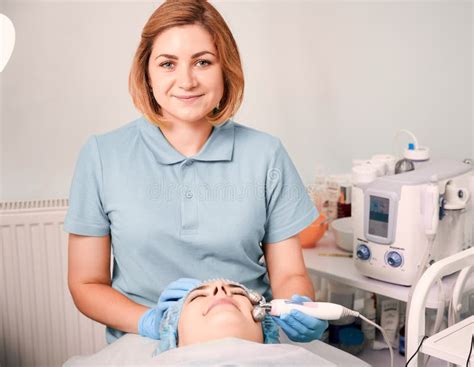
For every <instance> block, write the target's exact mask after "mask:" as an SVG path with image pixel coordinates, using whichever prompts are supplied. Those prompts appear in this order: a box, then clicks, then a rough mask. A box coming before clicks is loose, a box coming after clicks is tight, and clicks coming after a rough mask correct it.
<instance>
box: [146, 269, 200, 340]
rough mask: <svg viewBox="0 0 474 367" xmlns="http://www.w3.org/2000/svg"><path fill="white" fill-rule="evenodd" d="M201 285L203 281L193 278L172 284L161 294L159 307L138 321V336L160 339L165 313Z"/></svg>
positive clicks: (151, 309)
mask: <svg viewBox="0 0 474 367" xmlns="http://www.w3.org/2000/svg"><path fill="white" fill-rule="evenodd" d="M199 283H201V281H199V280H197V279H191V278H180V279H178V280H175V281H174V282H171V283H170V284H169V285H168V286H167V287H166V288H165V289H164V290H163V292H162V293H161V295H160V298H159V299H158V303H157V305H156V306H155V307H153V308H150V309H149V310H148V311H146V312H145V313H144V314H143V315H142V317H141V318H140V320H139V321H138V334H140V335H142V336H146V337H148V338H152V339H160V323H161V319H162V317H163V314H164V313H165V311H166V310H167V309H168V307H170V306H171V305H172V304H173V303H175V302H177V301H179V300H180V299H181V298H183V297H184V296H185V295H186V293H188V292H189V291H190V290H191V289H193V288H195V287H196V286H197V285H198V284H199Z"/></svg>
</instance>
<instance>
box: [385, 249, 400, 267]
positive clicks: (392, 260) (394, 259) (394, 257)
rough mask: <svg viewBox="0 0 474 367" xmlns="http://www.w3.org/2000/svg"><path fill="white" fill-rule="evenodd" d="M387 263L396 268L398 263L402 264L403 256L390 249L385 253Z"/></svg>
mask: <svg viewBox="0 0 474 367" xmlns="http://www.w3.org/2000/svg"><path fill="white" fill-rule="evenodd" d="M386 259H387V263H388V265H390V266H393V267H394V268H398V267H399V266H400V265H402V262H403V257H402V255H400V254H399V253H398V252H396V251H390V252H389V253H388V254H387V257H386Z"/></svg>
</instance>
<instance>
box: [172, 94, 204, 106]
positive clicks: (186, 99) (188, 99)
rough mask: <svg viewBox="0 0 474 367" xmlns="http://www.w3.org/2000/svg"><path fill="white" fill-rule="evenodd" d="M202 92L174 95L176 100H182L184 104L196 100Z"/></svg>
mask: <svg viewBox="0 0 474 367" xmlns="http://www.w3.org/2000/svg"><path fill="white" fill-rule="evenodd" d="M203 95H204V94H199V95H194V96H174V97H176V99H178V101H180V102H183V103H185V104H191V103H193V102H194V101H196V100H198V99H199V98H200V97H202V96H203Z"/></svg>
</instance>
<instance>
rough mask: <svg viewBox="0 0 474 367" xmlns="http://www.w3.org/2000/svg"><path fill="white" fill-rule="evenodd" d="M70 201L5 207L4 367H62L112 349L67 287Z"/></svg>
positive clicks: (1, 254) (1, 252) (0, 348)
mask: <svg viewBox="0 0 474 367" xmlns="http://www.w3.org/2000/svg"><path fill="white" fill-rule="evenodd" d="M67 205H68V202H67V200H66V199H58V200H40V201H23V202H3V203H0V313H1V314H0V335H1V338H0V366H2V367H5V366H60V365H61V364H62V363H63V362H65V361H66V360H67V359H68V358H70V357H71V356H73V355H85V354H91V353H94V352H96V351H97V350H99V349H101V348H102V347H104V346H105V345H106V341H105V328H104V326H103V325H100V324H99V323H96V322H94V321H92V320H90V319H88V318H86V317H85V316H83V315H82V314H81V313H80V312H79V311H78V310H77V308H76V306H75V305H74V303H73V300H72V297H71V295H70V293H69V290H68V287H67V233H65V232H64V231H63V223H64V216H65V214H66V210H67Z"/></svg>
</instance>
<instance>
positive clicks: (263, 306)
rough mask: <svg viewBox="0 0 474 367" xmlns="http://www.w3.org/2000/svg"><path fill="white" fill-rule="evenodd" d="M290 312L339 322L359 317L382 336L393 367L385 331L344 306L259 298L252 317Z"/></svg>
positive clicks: (260, 319)
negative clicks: (343, 319) (294, 311)
mask: <svg viewBox="0 0 474 367" xmlns="http://www.w3.org/2000/svg"><path fill="white" fill-rule="evenodd" d="M292 310H297V311H300V312H302V313H304V314H306V315H309V316H312V317H316V318H318V319H321V320H339V319H341V318H343V317H346V316H354V317H359V318H361V319H362V320H364V321H365V322H368V323H369V324H371V325H373V326H375V327H376V328H377V329H379V330H380V332H381V333H382V336H383V337H384V339H385V342H386V343H387V346H388V348H389V350H390V359H391V367H393V350H392V345H391V343H390V342H389V341H388V340H389V339H388V337H387V334H386V333H385V330H384V329H382V328H381V327H380V326H379V325H377V324H376V323H374V322H372V321H370V320H369V319H367V318H366V317H364V316H363V315H361V314H360V313H359V312H357V311H353V310H350V309H348V308H346V307H344V306H341V305H338V304H335V303H330V302H294V301H290V300H287V299H274V300H272V301H271V302H268V303H267V302H265V298H263V297H262V298H261V300H260V303H259V304H258V305H256V306H255V307H254V309H253V312H252V316H253V318H254V320H255V321H262V320H263V319H264V318H265V315H266V314H269V315H271V316H276V317H280V316H282V315H284V314H288V313H290V312H291V311H292Z"/></svg>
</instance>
